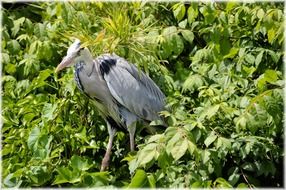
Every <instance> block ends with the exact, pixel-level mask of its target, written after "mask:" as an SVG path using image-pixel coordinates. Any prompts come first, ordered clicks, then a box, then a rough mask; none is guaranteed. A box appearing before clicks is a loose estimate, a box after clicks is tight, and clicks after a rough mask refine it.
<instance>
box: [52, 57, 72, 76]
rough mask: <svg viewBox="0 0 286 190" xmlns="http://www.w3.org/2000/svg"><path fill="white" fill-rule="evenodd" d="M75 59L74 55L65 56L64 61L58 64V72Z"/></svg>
mask: <svg viewBox="0 0 286 190" xmlns="http://www.w3.org/2000/svg"><path fill="white" fill-rule="evenodd" d="M72 61H73V57H72V56H68V55H67V56H65V57H64V58H63V60H62V62H61V63H60V64H59V65H58V66H57V68H56V71H55V72H56V73H57V72H59V71H60V70H62V69H64V68H65V67H67V66H69V65H70V64H71V63H72Z"/></svg>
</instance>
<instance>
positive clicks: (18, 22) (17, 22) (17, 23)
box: [12, 17, 25, 37]
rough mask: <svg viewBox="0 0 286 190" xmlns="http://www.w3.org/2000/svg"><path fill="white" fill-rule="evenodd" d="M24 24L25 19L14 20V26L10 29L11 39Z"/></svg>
mask: <svg viewBox="0 0 286 190" xmlns="http://www.w3.org/2000/svg"><path fill="white" fill-rule="evenodd" d="M24 22H25V17H21V18H19V19H17V20H15V21H14V22H13V24H14V26H13V28H12V36H13V37H15V36H16V35H17V34H18V32H19V30H20V27H21V26H22V25H23V23H24Z"/></svg>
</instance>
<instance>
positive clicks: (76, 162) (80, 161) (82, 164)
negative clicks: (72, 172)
mask: <svg viewBox="0 0 286 190" xmlns="http://www.w3.org/2000/svg"><path fill="white" fill-rule="evenodd" d="M71 167H72V168H73V169H76V170H82V171H86V170H88V169H89V168H91V165H89V164H88V160H86V159H84V158H82V157H80V156H77V155H74V156H72V158H71Z"/></svg>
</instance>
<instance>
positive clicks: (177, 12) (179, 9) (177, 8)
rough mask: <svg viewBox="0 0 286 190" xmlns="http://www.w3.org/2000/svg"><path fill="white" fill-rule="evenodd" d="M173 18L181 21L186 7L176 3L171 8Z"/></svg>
mask: <svg viewBox="0 0 286 190" xmlns="http://www.w3.org/2000/svg"><path fill="white" fill-rule="evenodd" d="M173 13H174V16H175V17H176V19H177V20H178V21H180V20H182V19H183V18H184V16H185V13H186V7H185V5H184V4H183V3H177V4H175V5H174V6H173Z"/></svg>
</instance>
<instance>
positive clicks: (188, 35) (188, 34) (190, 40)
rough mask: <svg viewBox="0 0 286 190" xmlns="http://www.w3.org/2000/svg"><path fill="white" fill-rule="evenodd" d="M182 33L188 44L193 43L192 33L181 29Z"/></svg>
mask: <svg viewBox="0 0 286 190" xmlns="http://www.w3.org/2000/svg"><path fill="white" fill-rule="evenodd" d="M182 35H183V37H184V39H185V40H187V41H188V42H189V43H190V44H192V43H193V40H194V33H193V32H192V31H190V30H182Z"/></svg>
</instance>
